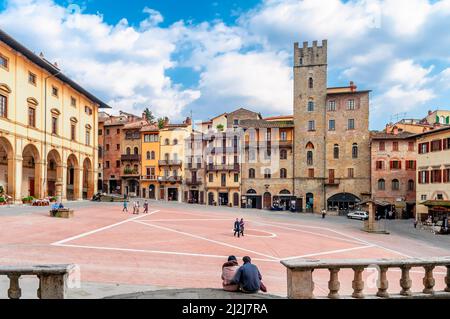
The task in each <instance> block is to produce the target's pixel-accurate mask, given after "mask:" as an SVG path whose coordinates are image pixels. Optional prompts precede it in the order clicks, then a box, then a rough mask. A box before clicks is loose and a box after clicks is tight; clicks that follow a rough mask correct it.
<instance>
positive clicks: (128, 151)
mask: <svg viewBox="0 0 450 319" xmlns="http://www.w3.org/2000/svg"><path fill="white" fill-rule="evenodd" d="M127 155H131V148H129V147H127Z"/></svg>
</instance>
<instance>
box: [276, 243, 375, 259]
mask: <svg viewBox="0 0 450 319" xmlns="http://www.w3.org/2000/svg"><path fill="white" fill-rule="evenodd" d="M372 247H375V245H371V246H360V247H353V248H346V249H338V250H330V251H323V252H320V253H314V254H308V255H303V256H294V257H288V258H283V260H294V259H300V258H307V257H314V256H321V255H331V254H339V253H345V252H348V251H353V250H361V249H367V248H372Z"/></svg>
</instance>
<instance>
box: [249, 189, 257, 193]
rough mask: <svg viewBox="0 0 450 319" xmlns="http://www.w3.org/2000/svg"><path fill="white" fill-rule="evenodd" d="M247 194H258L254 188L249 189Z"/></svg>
mask: <svg viewBox="0 0 450 319" xmlns="http://www.w3.org/2000/svg"><path fill="white" fill-rule="evenodd" d="M247 194H257V193H256V191H255V190H254V189H249V190H248V191H247Z"/></svg>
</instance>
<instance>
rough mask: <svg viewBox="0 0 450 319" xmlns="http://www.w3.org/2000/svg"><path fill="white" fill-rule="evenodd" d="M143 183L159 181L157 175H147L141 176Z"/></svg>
mask: <svg viewBox="0 0 450 319" xmlns="http://www.w3.org/2000/svg"><path fill="white" fill-rule="evenodd" d="M141 180H142V181H148V182H156V181H157V180H158V177H157V176H155V175H145V176H141Z"/></svg>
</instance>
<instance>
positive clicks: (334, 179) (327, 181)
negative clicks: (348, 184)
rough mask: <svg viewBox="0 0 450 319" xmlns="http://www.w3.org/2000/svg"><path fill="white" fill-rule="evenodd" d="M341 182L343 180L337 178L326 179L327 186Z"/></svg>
mask: <svg viewBox="0 0 450 319" xmlns="http://www.w3.org/2000/svg"><path fill="white" fill-rule="evenodd" d="M340 184H341V180H339V179H336V178H329V179H327V180H326V181H325V186H339V185H340Z"/></svg>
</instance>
